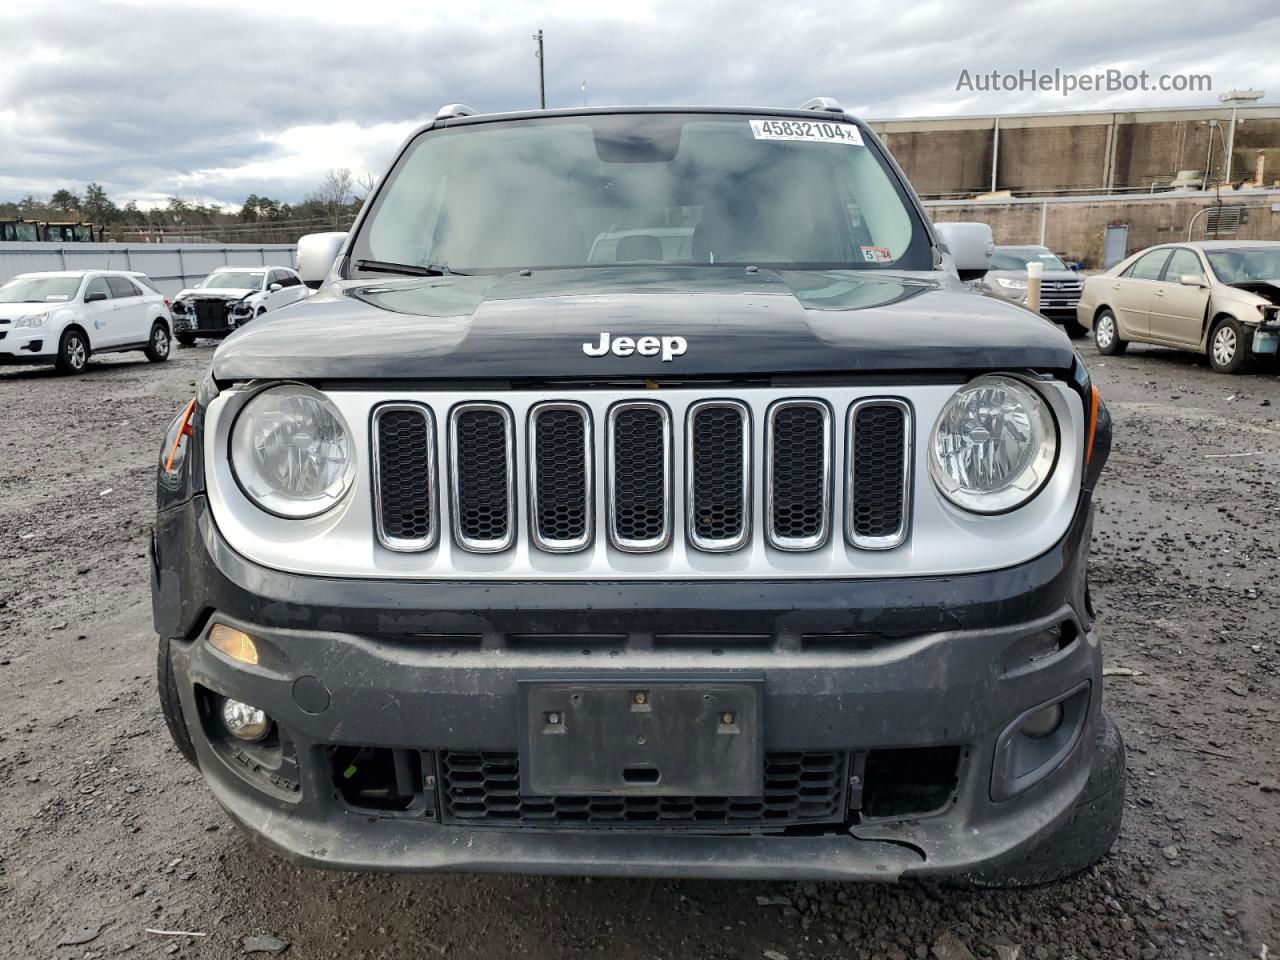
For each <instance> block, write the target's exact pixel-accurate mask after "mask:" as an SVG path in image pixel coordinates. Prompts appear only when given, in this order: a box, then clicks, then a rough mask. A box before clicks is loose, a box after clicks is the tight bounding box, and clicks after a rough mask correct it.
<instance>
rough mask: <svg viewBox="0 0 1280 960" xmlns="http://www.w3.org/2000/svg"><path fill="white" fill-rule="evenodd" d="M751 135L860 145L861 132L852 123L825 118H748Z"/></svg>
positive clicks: (764, 137) (764, 138)
mask: <svg viewBox="0 0 1280 960" xmlns="http://www.w3.org/2000/svg"><path fill="white" fill-rule="evenodd" d="M748 122H749V123H750V124H751V135H752V136H753V137H755V138H756V139H757V140H808V141H811V142H813V143H844V144H848V145H849V146H853V147H860V146H862V134H860V133H859V132H858V128H857V127H855V126H854V125H853V124H852V123H829V122H828V121H826V120H781V119H777V120H750V121H748Z"/></svg>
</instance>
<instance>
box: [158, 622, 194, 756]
mask: <svg viewBox="0 0 1280 960" xmlns="http://www.w3.org/2000/svg"><path fill="white" fill-rule="evenodd" d="M156 691H157V692H158V693H159V695H160V712H161V713H163V714H164V723H165V726H166V727H168V728H169V736H170V737H172V738H173V745H174V746H175V747H177V748H178V752H179V753H180V754H182V756H183V757H184V758H186V760H187V762H188V763H190V764H191V765H192V766H193V767H196V768H199V766H200V763H199V761H198V760H196V747H195V744H194V743H192V742H191V734H189V733H188V732H187V723H186V721H185V720H184V719H183V715H182V701H181V700H179V699H178V683H177V681H176V680H175V679H174V676H173V662H172V661H171V660H170V659H169V638H168V637H161V638H160V645H159V648H158V650H157V655H156Z"/></svg>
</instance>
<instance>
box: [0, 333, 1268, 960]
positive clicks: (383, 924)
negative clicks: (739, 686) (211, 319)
mask: <svg viewBox="0 0 1280 960" xmlns="http://www.w3.org/2000/svg"><path fill="white" fill-rule="evenodd" d="M1083 349H1084V350H1085V352H1086V354H1087V355H1088V356H1089V357H1090V358H1091V366H1092V368H1093V370H1094V374H1095V377H1096V378H1097V380H1098V382H1099V383H1100V385H1101V387H1102V389H1103V392H1104V396H1105V397H1106V398H1107V400H1108V402H1109V403H1110V405H1111V409H1112V411H1113V413H1114V415H1115V418H1116V449H1115V452H1114V453H1113V455H1112V459H1111V463H1110V466H1109V468H1108V471H1107V475H1106V476H1105V478H1104V484H1103V489H1102V491H1101V496H1100V501H1101V503H1100V515H1099V518H1098V524H1097V536H1096V539H1095V543H1094V553H1095V566H1094V578H1095V579H1094V582H1095V584H1096V588H1097V594H1098V600H1099V606H1100V607H1101V610H1102V623H1103V629H1104V630H1105V631H1106V638H1107V649H1108V658H1109V659H1108V663H1109V665H1110V667H1111V669H1113V670H1114V669H1115V668H1120V671H1119V672H1118V673H1117V674H1116V675H1113V676H1111V677H1110V678H1109V679H1108V687H1107V693H1106V696H1107V701H1108V704H1109V707H1110V709H1111V710H1112V712H1113V713H1114V715H1115V716H1116V718H1117V719H1118V721H1119V723H1120V725H1121V727H1122V729H1123V731H1124V734H1125V737H1126V738H1127V740H1128V744H1129V751H1130V754H1129V763H1130V766H1129V773H1128V788H1129V801H1128V809H1127V811H1126V816H1125V823H1124V830H1123V833H1122V835H1121V837H1120V841H1119V843H1118V845H1117V847H1116V848H1115V850H1114V851H1113V854H1112V856H1111V857H1110V858H1109V859H1107V860H1106V861H1105V862H1104V863H1103V864H1101V865H1100V866H1099V867H1097V868H1095V869H1094V870H1092V871H1089V872H1088V873H1087V874H1085V875H1083V876H1081V877H1078V878H1076V879H1074V880H1072V881H1070V882H1067V883H1064V884H1059V885H1056V886H1051V887H1047V888H1041V889H1037V890H1030V891H1024V892H1018V893H1012V894H1011V893H1004V892H970V891H959V890H953V889H947V888H941V887H939V886H936V885H933V884H923V883H916V884H910V885H904V886H900V887H872V886H855V885H841V884H801V885H795V884H765V883H709V882H656V881H598V880H597V881H594V882H592V881H586V880H564V879H555V880H544V879H527V878H514V877H461V876H460V877H385V876H365V875H345V874H337V873H323V872H316V871H312V870H308V869H300V868H298V867H296V866H294V865H292V864H291V863H287V862H285V861H283V860H280V859H278V858H276V857H274V856H272V855H270V854H267V853H265V852H264V851H262V850H261V849H259V848H257V847H255V846H253V845H252V844H251V843H250V842H249V841H248V840H247V839H245V838H244V837H243V836H241V835H240V834H239V832H238V831H236V830H235V829H233V828H232V827H231V826H230V825H229V823H228V822H227V821H226V820H225V819H224V817H223V815H222V813H221V812H220V810H219V809H218V808H217V806H216V805H215V804H214V802H213V800H212V799H211V798H210V796H209V795H208V794H207V793H206V791H205V790H204V788H203V786H202V784H201V782H200V779H199V776H198V775H197V774H196V773H195V772H194V771H193V770H192V769H191V768H190V767H188V766H187V765H186V764H185V763H183V762H182V761H181V760H180V759H179V757H178V754H177V753H176V751H175V750H174V749H173V748H172V747H171V746H170V744H169V739H168V737H167V735H166V734H165V732H164V730H163V724H162V721H161V719H160V715H159V712H158V710H157V708H156V705H155V690H154V682H153V669H154V660H155V653H154V639H153V637H152V634H151V626H150V606H149V596H148V587H147V570H146V559H145V545H146V537H147V531H148V527H149V525H150V522H151V515H152V469H153V468H152V465H153V462H154V461H155V459H156V457H157V448H158V443H159V439H160V436H161V433H162V430H163V428H164V426H165V424H166V423H167V422H168V421H169V419H170V418H171V417H172V416H173V415H174V414H175V413H176V411H177V410H178V409H179V408H180V407H181V405H182V404H183V403H184V402H185V401H186V400H187V399H188V398H189V397H190V396H191V394H192V393H193V386H194V383H195V381H196V380H197V378H198V377H199V376H200V375H201V374H202V373H203V370H204V367H205V366H206V365H207V363H208V361H209V358H210V355H211V351H210V350H209V349H196V350H182V351H179V352H178V353H177V354H176V355H175V358H174V360H173V361H171V362H170V363H168V364H166V365H164V366H161V367H157V366H152V365H150V364H148V363H146V362H145V361H143V360H141V358H139V359H138V360H134V359H132V358H131V357H126V358H118V359H115V358H113V359H103V360H98V361H96V362H95V363H94V364H93V367H92V370H91V372H90V373H89V374H87V375H86V376H83V377H80V378H78V379H74V380H68V379H61V378H57V377H55V376H53V375H52V373H51V372H47V371H45V370H43V369H40V370H37V369H19V370H13V369H7V370H4V371H0V411H3V415H0V570H3V572H4V575H3V577H2V578H0V693H3V696H2V697H0V811H2V812H3V816H2V817H0V929H2V930H3V934H0V955H3V956H12V957H23V958H27V957H59V958H72V957H76V958H94V957H115V956H129V957H167V956H171V955H176V956H183V957H204V958H221V957H234V956H239V955H240V954H241V952H242V950H244V949H245V945H246V943H245V938H246V937H251V936H258V935H270V936H273V937H277V938H279V940H281V941H284V942H287V943H288V947H287V948H286V949H287V953H286V954H285V955H286V956H289V957H305V958H309V960H310V958H326V957H333V958H339V957H341V958H374V957H388V958H390V957H397V958H399V957H417V956H422V957H451V958H460V957H475V958H497V957H511V956H521V957H531V958H558V957H577V956H602V955H607V956H609V957H611V958H616V960H633V958H635V960H639V958H661V957H669V958H678V960H687V958H716V957H748V958H755V957H764V958H767V960H778V958H779V957H785V958H788V960H801V958H808V957H815V958H816V957H841V958H872V957H875V958H879V957H890V958H916V957H921V958H923V957H935V956H936V957H938V958H939V960H964V958H966V957H968V956H969V953H968V951H972V953H973V954H974V955H976V956H978V957H1001V958H1010V957H1014V956H1016V955H1017V954H1016V953H1015V952H1014V951H1013V950H1012V949H1010V948H1011V947H1012V946H1017V947H1020V948H1021V958H1022V960H1028V958H1036V960H1045V958H1050V957H1063V958H1067V957H1099V958H1113V957H1141V958H1153V957H1197V958H1202V957H1229V958H1246V957H1250V958H1257V957H1265V956H1267V950H1266V946H1265V945H1269V946H1270V949H1271V952H1272V953H1274V954H1276V955H1278V956H1280V839H1278V837H1280V763H1278V758H1280V630H1277V614H1276V606H1277V600H1278V599H1280V577H1278V575H1280V564H1278V562H1277V554H1278V553H1280V482H1278V480H1277V478H1280V371H1278V370H1277V369H1276V368H1275V367H1271V368H1270V369H1269V370H1267V371H1264V372H1261V373H1254V374H1252V375H1248V376H1243V377H1234V378H1233V377H1222V376H1217V375H1214V374H1212V373H1211V372H1209V370H1208V369H1207V367H1206V366H1205V364H1204V362H1203V361H1202V360H1198V359H1196V358H1194V357H1186V356H1180V355H1175V354H1171V353H1166V352H1161V351H1156V350H1143V349H1139V348H1135V349H1134V350H1133V351H1132V352H1131V354H1130V355H1128V356H1125V357H1122V358H1113V359H1110V360H1107V361H1105V362H1099V360H1100V358H1096V357H1094V356H1093V354H1092V349H1091V348H1090V347H1088V346H1086V347H1084V348H1083ZM148 927H150V928H156V929H162V930H177V931H193V932H198V933H202V934H204V936H202V937H195V936H166V935H160V934H152V933H147V932H146V928H148ZM258 945H266V944H258V943H253V942H250V943H249V946H258ZM272 945H273V946H278V945H276V944H272Z"/></svg>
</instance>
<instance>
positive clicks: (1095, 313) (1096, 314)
mask: <svg viewBox="0 0 1280 960" xmlns="http://www.w3.org/2000/svg"><path fill="white" fill-rule="evenodd" d="M1104 313H1109V314H1111V315H1112V316H1113V317H1114V316H1115V315H1116V312H1115V311H1114V310H1112V309H1111V308H1110V307H1109V306H1107V305H1106V304H1105V303H1102V304H1099V305H1098V309H1097V310H1095V311H1093V319H1094V321H1095V322H1096V321H1097V319H1098V318H1099V317H1100V316H1102V315H1103V314H1104Z"/></svg>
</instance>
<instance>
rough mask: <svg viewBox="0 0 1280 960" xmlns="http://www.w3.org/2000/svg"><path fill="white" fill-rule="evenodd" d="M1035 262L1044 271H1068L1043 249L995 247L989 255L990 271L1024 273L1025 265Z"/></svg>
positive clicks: (1064, 265) (1051, 254) (1059, 261)
mask: <svg viewBox="0 0 1280 960" xmlns="http://www.w3.org/2000/svg"><path fill="white" fill-rule="evenodd" d="M1037 260H1038V261H1039V262H1040V263H1043V264H1044V268H1045V269H1046V270H1067V269H1069V268H1068V267H1067V265H1066V264H1065V263H1063V262H1062V261H1061V260H1059V259H1058V257H1057V255H1056V254H1054V253H1052V252H1051V251H1049V250H1046V249H1045V248H1044V247H996V249H995V252H994V253H992V254H991V269H992V270H1021V271H1023V272H1024V273H1025V272H1026V269H1027V264H1028V263H1035V262H1036V261H1037Z"/></svg>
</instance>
